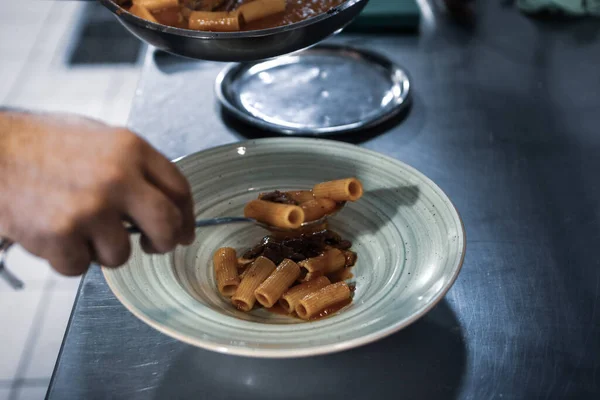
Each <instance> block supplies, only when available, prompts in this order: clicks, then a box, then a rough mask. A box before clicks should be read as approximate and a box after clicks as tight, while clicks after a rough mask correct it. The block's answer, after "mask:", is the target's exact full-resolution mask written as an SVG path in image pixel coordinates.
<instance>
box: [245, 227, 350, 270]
mask: <svg viewBox="0 0 600 400" xmlns="http://www.w3.org/2000/svg"><path fill="white" fill-rule="evenodd" d="M328 247H335V248H338V249H340V250H347V249H349V248H350V247H352V242H350V241H349V240H343V239H342V238H341V237H340V235H338V234H337V233H335V232H334V231H331V230H329V229H325V230H322V231H318V232H314V233H308V234H304V235H300V236H297V237H283V238H281V237H275V236H272V235H271V236H265V237H264V238H263V239H262V241H261V242H260V243H259V244H258V245H256V246H254V247H252V248H251V249H249V250H247V251H246V252H245V253H244V255H243V258H246V259H254V258H257V257H260V256H263V257H266V258H268V259H269V260H271V261H273V262H274V263H275V264H279V263H280V262H282V261H283V260H284V259H286V258H288V259H290V260H292V261H294V262H300V261H303V260H306V259H307V258H312V257H317V256H318V255H320V254H321V253H323V251H324V250H325V249H326V248H328ZM354 254H355V253H354ZM347 257H349V256H347ZM346 260H348V258H346ZM354 262H356V258H354ZM352 265H354V264H352Z"/></svg>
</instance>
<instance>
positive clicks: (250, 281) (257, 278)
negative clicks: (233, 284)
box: [231, 257, 275, 311]
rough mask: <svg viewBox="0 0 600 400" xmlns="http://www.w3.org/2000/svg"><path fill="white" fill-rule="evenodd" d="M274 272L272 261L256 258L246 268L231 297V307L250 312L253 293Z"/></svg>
mask: <svg viewBox="0 0 600 400" xmlns="http://www.w3.org/2000/svg"><path fill="white" fill-rule="evenodd" d="M274 270H275V264H273V261H271V260H269V259H268V258H266V257H258V258H257V259H256V261H254V263H252V265H251V266H250V268H248V271H246V273H245V275H244V279H242V281H241V282H240V285H239V286H238V288H237V290H236V291H235V293H234V294H233V296H232V297H231V302H232V303H233V305H234V306H235V307H236V308H237V309H238V310H242V311H250V310H252V307H254V303H255V302H256V297H255V296H254V291H255V290H256V288H257V287H259V286H260V284H261V283H263V282H264V281H265V279H267V278H268V277H269V275H271V273H272V272H273V271H274Z"/></svg>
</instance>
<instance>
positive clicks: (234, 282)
mask: <svg viewBox="0 0 600 400" xmlns="http://www.w3.org/2000/svg"><path fill="white" fill-rule="evenodd" d="M213 265H214V267H215V277H216V280H217V287H218V288H219V292H221V294H222V295H223V296H232V295H233V294H234V293H235V291H236V290H237V288H238V287H239V284H240V278H239V277H238V270H237V269H238V262H237V258H236V254H235V250H234V249H232V248H230V247H222V248H220V249H218V250H217V251H216V252H215V254H214V255H213Z"/></svg>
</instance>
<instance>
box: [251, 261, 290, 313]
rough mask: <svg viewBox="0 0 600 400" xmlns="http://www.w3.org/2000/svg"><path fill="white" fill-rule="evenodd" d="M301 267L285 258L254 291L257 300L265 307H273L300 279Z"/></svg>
mask: <svg viewBox="0 0 600 400" xmlns="http://www.w3.org/2000/svg"><path fill="white" fill-rule="evenodd" d="M299 275H300V267H299V266H298V264H296V263H295V262H293V261H292V260H288V259H285V260H283V261H282V262H281V263H280V264H279V266H278V267H277V268H276V269H275V271H274V272H273V273H272V274H271V275H270V276H269V277H268V278H267V279H266V280H265V281H264V282H263V283H261V285H260V286H259V287H258V288H257V289H256V290H255V291H254V296H255V297H256V300H258V302H259V303H260V304H262V305H263V306H264V307H267V308H271V307H273V305H274V304H275V303H277V300H279V298H280V297H281V295H282V294H283V293H284V292H285V291H286V290H288V289H289V287H290V286H292V284H293V283H294V282H295V281H296V279H298V276H299Z"/></svg>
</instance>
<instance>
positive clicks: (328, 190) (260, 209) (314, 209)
mask: <svg viewBox="0 0 600 400" xmlns="http://www.w3.org/2000/svg"><path fill="white" fill-rule="evenodd" d="M362 195H363V187H362V183H361V182H360V181H359V180H358V179H357V178H345V179H339V180H335V181H329V182H323V183H319V184H317V185H315V186H314V187H313V189H312V190H296V191H292V190H290V191H287V192H283V191H279V190H275V191H273V192H268V193H260V194H259V195H258V199H257V200H252V201H251V202H249V203H248V204H247V205H246V208H245V209H244V215H245V216H246V217H249V218H255V219H256V220H258V221H260V222H263V223H266V224H268V225H271V226H272V227H275V228H283V229H298V228H300V227H303V228H305V227H308V226H309V225H311V226H315V225H317V224H319V223H322V222H323V221H324V220H325V219H326V217H327V216H329V215H331V214H333V213H335V212H337V211H338V210H340V209H341V208H342V207H343V206H344V204H345V203H346V202H348V201H356V200H358V199H360V197H362ZM298 208H299V209H301V210H302V211H301V212H300V210H298ZM286 213H288V214H286ZM291 218H293V219H294V223H292V222H291ZM300 221H301V222H300ZM305 231H306V230H305ZM305 231H304V232H302V233H306V232H305Z"/></svg>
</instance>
